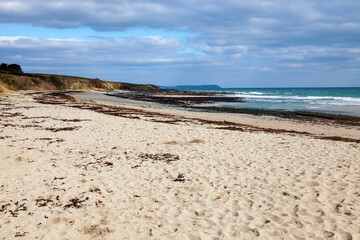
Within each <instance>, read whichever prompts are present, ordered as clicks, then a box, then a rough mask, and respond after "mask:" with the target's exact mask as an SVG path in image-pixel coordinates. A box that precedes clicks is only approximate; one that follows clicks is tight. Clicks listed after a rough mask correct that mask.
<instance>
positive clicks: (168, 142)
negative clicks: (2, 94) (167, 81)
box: [0, 94, 360, 239]
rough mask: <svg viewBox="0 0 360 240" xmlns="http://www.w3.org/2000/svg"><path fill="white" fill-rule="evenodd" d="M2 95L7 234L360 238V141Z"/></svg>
mask: <svg viewBox="0 0 360 240" xmlns="http://www.w3.org/2000/svg"><path fill="white" fill-rule="evenodd" d="M0 104H12V105H0V115H1V117H0V126H1V130H0V159H1V161H2V165H1V170H0V173H1V174H0V237H1V239H14V238H15V237H16V236H18V237H19V239H326V238H329V239H360V218H359V214H360V204H359V203H360V144H359V143H353V142H340V141H331V140H323V139H315V138H313V137H311V136H305V135H289V134H274V133H265V132H241V131H229V130H220V129H215V127H214V126H213V125H209V124H203V125H200V124H193V123H180V124H167V123H159V122H151V121H145V120H144V119H128V118H123V117H117V116H109V115H104V114H102V113H97V112H94V111H90V110H83V109H77V108H71V107H66V106H60V105H47V104H39V103H34V102H33V101H32V99H31V97H30V96H24V95H22V94H12V95H10V96H8V97H7V98H6V99H3V100H2V101H0ZM127 106H129V105H127ZM149 106H150V107H151V105H147V106H146V107H148V110H150V109H152V110H155V109H154V108H149ZM24 107H25V108H24ZM28 107H31V108H28ZM157 111H170V110H165V109H159V108H158V109H157ZM171 111H174V110H171ZM16 112H18V113H21V114H22V115H19V116H9V113H16ZM177 113H178V114H180V113H179V112H177ZM187 114H188V115H194V114H195V113H187ZM198 114H200V115H201V113H198ZM217 116H218V118H219V115H217ZM221 116H226V115H221ZM24 117H27V118H25V119H24ZM206 117H209V115H206ZM214 118H215V117H214ZM220 118H221V117H220ZM226 118H227V120H229V118H228V117H226ZM252 118H253V119H254V120H253V123H254V124H261V123H264V122H263V121H265V120H266V121H268V122H269V124H271V119H270V118H267V119H265V120H264V119H261V118H254V117H252ZM64 119H65V120H66V119H72V120H74V119H80V120H84V121H80V122H69V121H65V120H64ZM249 119H250V118H249ZM249 121H250V120H249ZM272 122H275V120H274V121H272ZM282 122H284V121H282ZM273 124H275V123H273ZM4 125H6V126H5V127H4ZM278 125H279V124H278ZM295 125H296V123H291V122H287V124H285V126H295ZM74 126H76V127H78V129H75V130H73V131H58V132H53V131H51V129H50V128H52V130H55V129H58V130H59V128H64V127H74ZM298 126H300V125H298ZM301 126H303V125H301ZM267 127H268V125H267ZM46 128H48V130H46ZM310 128H311V127H310ZM310 128H309V129H310ZM312 129H314V131H315V129H317V131H320V130H318V129H322V130H321V131H323V132H327V130H326V129H330V130H329V131H332V133H331V135H334V134H335V133H337V135H338V136H343V137H349V136H351V137H353V138H356V137H357V136H359V129H358V128H356V127H340V126H337V127H331V126H313V127H312ZM63 130H64V129H63ZM302 130H303V131H305V130H308V129H305V130H304V129H302ZM309 131H311V129H310V130H309ZM321 131H320V132H321ZM75 198H78V199H77V200H76V199H75ZM71 199H72V201H73V202H71ZM74 199H75V200H74ZM76 202H77V203H76ZM16 239H18V238H16Z"/></svg>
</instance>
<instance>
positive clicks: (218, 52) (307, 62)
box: [0, 0, 360, 87]
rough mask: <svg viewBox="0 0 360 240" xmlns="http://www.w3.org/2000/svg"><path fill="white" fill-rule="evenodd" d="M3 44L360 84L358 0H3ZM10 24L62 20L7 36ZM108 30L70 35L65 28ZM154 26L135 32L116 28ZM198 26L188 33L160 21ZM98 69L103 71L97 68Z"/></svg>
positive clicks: (230, 80) (55, 63)
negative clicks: (45, 31) (37, 32)
mask: <svg viewBox="0 0 360 240" xmlns="http://www.w3.org/2000/svg"><path fill="white" fill-rule="evenodd" d="M1 5H2V6H1V8H0V22H1V24H2V26H0V30H1V31H0V33H1V37H0V51H1V53H2V54H1V55H2V56H1V59H0V60H2V61H4V62H9V63H12V62H17V63H20V64H22V65H24V69H25V70H29V71H37V70H38V71H47V70H48V71H47V72H54V71H55V72H59V73H68V74H79V75H84V74H85V75H91V76H89V77H102V78H106V79H109V80H119V81H132V82H153V83H157V84H162V85H173V84H183V83H186V84H188V83H199V84H204V83H218V84H221V85H224V86H266V87H270V86H274V87H277V86H309V85H310V86H341V85H346V86H360V44H359V43H360V14H358V12H360V2H359V1H356V0H355V1H354V0H349V1H340V0H329V1H320V0H314V1H310V0H299V1H285V0H272V1H265V0H254V1H240V0H225V1H221V2H220V1H211V0H207V1H205V0H196V1H194V0H192V1H188V0H184V1H172V0H167V1H160V0H154V1H142V0H133V1H115V0H105V1H99V0H93V1H82V0H77V1H74V0H72V1H67V0H66V1H44V0H31V1H29V0H22V1H9V0H7V1H6V0H5V1H2V3H1ZM6 24H10V25H11V24H20V25H26V26H29V27H31V26H41V27H46V28H57V29H62V31H63V32H64V37H63V38H61V39H60V38H58V39H54V38H51V37H48V38H36V37H33V36H31V35H29V36H23V35H21V34H19V35H18V36H8V35H7V34H6V28H7V26H6ZM74 28H75V29H77V28H78V29H82V28H91V29H93V30H94V31H96V33H97V35H98V36H100V37H98V38H96V39H95V38H94V39H81V38H77V39H74V38H72V36H71V35H67V29H72V30H73V29H74ZM129 29H146V31H147V32H148V34H146V35H144V36H136V37H110V38H109V37H106V38H101V36H102V34H103V33H107V32H109V31H112V32H116V31H118V32H119V31H126V30H129ZM158 29H163V30H164V31H175V32H192V33H194V34H189V36H188V37H187V38H186V39H185V40H184V39H180V38H178V37H176V36H173V37H171V36H170V37H169V36H161V35H153V34H151V31H152V30H158ZM94 75H95V76H94Z"/></svg>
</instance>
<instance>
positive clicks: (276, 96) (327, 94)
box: [197, 88, 360, 116]
mask: <svg viewBox="0 0 360 240" xmlns="http://www.w3.org/2000/svg"><path fill="white" fill-rule="evenodd" d="M197 90H199V89H197ZM204 90H207V91H215V92H229V93H231V94H226V95H225V96H231V97H233V96H238V97H239V99H242V100H243V101H244V102H236V103H216V104H212V105H211V106H219V107H233V108H259V109H272V110H284V111H299V110H300V111H302V110H305V111H315V112H325V113H333V114H342V115H350V116H360V88H223V89H204Z"/></svg>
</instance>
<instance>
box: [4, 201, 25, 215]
mask: <svg viewBox="0 0 360 240" xmlns="http://www.w3.org/2000/svg"><path fill="white" fill-rule="evenodd" d="M14 205H15V209H14V210H11V209H9V207H10V206H11V203H6V204H3V205H2V206H1V209H0V213H1V212H3V213H7V212H9V213H10V214H11V216H13V217H17V216H18V215H19V212H20V211H27V207H26V206H25V203H22V204H21V203H19V202H18V201H17V202H15V203H14Z"/></svg>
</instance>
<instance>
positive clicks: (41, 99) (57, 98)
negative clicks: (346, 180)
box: [34, 91, 360, 143]
mask: <svg viewBox="0 0 360 240" xmlns="http://www.w3.org/2000/svg"><path fill="white" fill-rule="evenodd" d="M34 99H35V100H36V101H37V102H38V103H43V104H55V105H57V104H58V105H67V106H69V107H74V108H80V109H85V110H92V111H95V112H98V113H103V114H106V115H112V116H118V117H124V118H134V116H129V114H137V115H141V116H145V117H163V118H166V119H167V120H165V121H161V122H162V123H168V124H175V123H177V122H179V123H180V122H191V123H194V124H210V125H215V126H217V127H216V128H217V129H221V130H231V131H242V132H260V131H261V132H266V133H275V134H284V133H285V134H299V135H306V136H310V137H313V138H315V139H324V140H332V141H341V142H355V143H360V139H353V138H344V137H339V136H319V135H315V134H311V133H308V132H300V131H294V130H283V129H272V128H262V127H254V126H251V125H246V124H239V123H233V122H228V121H210V120H204V119H200V118H185V117H184V118H181V119H179V118H177V117H176V116H174V115H169V114H162V113H154V112H147V111H143V110H139V109H132V108H124V107H118V106H109V105H102V104H94V103H88V102H86V103H85V102H79V101H77V100H76V99H75V98H73V97H72V96H69V95H66V91H65V92H52V93H47V94H46V93H43V94H37V96H36V97H34ZM146 120H147V121H153V122H159V120H157V119H146Z"/></svg>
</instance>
